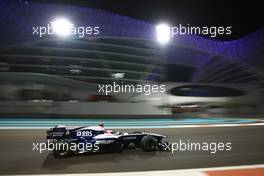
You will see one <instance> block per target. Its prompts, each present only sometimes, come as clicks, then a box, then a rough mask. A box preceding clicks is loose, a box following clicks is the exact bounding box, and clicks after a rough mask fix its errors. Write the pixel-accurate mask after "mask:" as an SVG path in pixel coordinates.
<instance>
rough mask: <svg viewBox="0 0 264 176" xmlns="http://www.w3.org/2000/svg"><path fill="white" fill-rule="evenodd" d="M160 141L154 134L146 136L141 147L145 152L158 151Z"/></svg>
mask: <svg viewBox="0 0 264 176" xmlns="http://www.w3.org/2000/svg"><path fill="white" fill-rule="evenodd" d="M157 147H158V142H157V140H156V139H155V138H154V137H153V136H144V137H143V138H142V140H141V148H142V149H143V151H145V152H150V151H156V150H157Z"/></svg>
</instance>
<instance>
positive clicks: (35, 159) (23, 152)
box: [0, 126, 264, 175]
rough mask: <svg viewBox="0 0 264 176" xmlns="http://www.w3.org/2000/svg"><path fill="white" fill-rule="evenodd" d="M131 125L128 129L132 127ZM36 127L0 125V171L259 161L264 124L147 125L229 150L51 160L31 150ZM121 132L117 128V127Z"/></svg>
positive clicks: (38, 137)
mask: <svg viewBox="0 0 264 176" xmlns="http://www.w3.org/2000/svg"><path fill="white" fill-rule="evenodd" d="M131 130H132V129H129V131H131ZM45 131H46V130H40V129H28V130H26V129H16V130H15V129H13V130H7V129H2V130H0V151H1V156H0V163H1V164H0V174H2V175H8V174H57V173H61V174H66V173H97V172H123V171H149V170H170V169H187V168H205V167H218V166H235V165H249V164H263V163H264V138H263V134H264V126H233V127H205V128H203V127H198V128H170V129H162V128H156V129H147V130H146V131H150V132H155V133H161V134H164V135H166V136H168V139H169V141H171V142H178V141H179V140H182V141H187V140H189V141H192V142H231V143H232V150H231V151H218V152H216V153H215V154H210V152H208V151H178V152H176V153H174V154H172V153H169V152H149V153H146V152H142V151H141V150H128V151H124V152H123V153H111V154H88V155H87V154H86V155H79V156H75V157H71V158H65V159H55V158H53V157H52V156H51V155H49V152H44V153H42V154H40V153H38V152H37V151H32V142H43V141H45ZM120 131H122V130H120Z"/></svg>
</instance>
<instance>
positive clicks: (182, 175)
mask: <svg viewBox="0 0 264 176" xmlns="http://www.w3.org/2000/svg"><path fill="white" fill-rule="evenodd" d="M259 168H264V164H257V165H245V166H227V167H210V168H198V169H180V170H159V171H141V172H111V173H85V174H41V175H30V176H62V175H66V176H121V175H122V176H138V175H140V176H160V175H162V176H206V174H205V173H204V172H206V171H221V170H234V169H259ZM11 176H26V175H11Z"/></svg>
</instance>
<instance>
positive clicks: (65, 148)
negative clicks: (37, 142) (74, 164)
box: [53, 139, 72, 158]
mask: <svg viewBox="0 0 264 176" xmlns="http://www.w3.org/2000/svg"><path fill="white" fill-rule="evenodd" d="M71 155H72V151H71V150H70V143H69V142H68V141H66V140H64V139H61V140H58V141H57V142H56V143H55V148H54V149H53V156H54V157H55V158H67V157H70V156H71Z"/></svg>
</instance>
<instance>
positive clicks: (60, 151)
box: [47, 124, 165, 158]
mask: <svg viewBox="0 0 264 176" xmlns="http://www.w3.org/2000/svg"><path fill="white" fill-rule="evenodd" d="M163 138H165V136H164V135H160V134H154V133H146V132H141V131H134V132H132V133H121V132H113V131H111V130H105V129H104V125H103V124H99V125H98V126H81V127H67V126H60V125H58V126H55V127H54V128H51V129H50V130H48V131H47V145H48V146H49V147H51V148H52V151H53V155H54V156H55V157H57V158H63V157H69V156H72V155H74V154H78V153H88V152H121V151H123V150H124V149H132V148H141V149H143V151H146V152H148V151H156V150H162V149H163V148H164V145H165V143H162V139H163Z"/></svg>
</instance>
